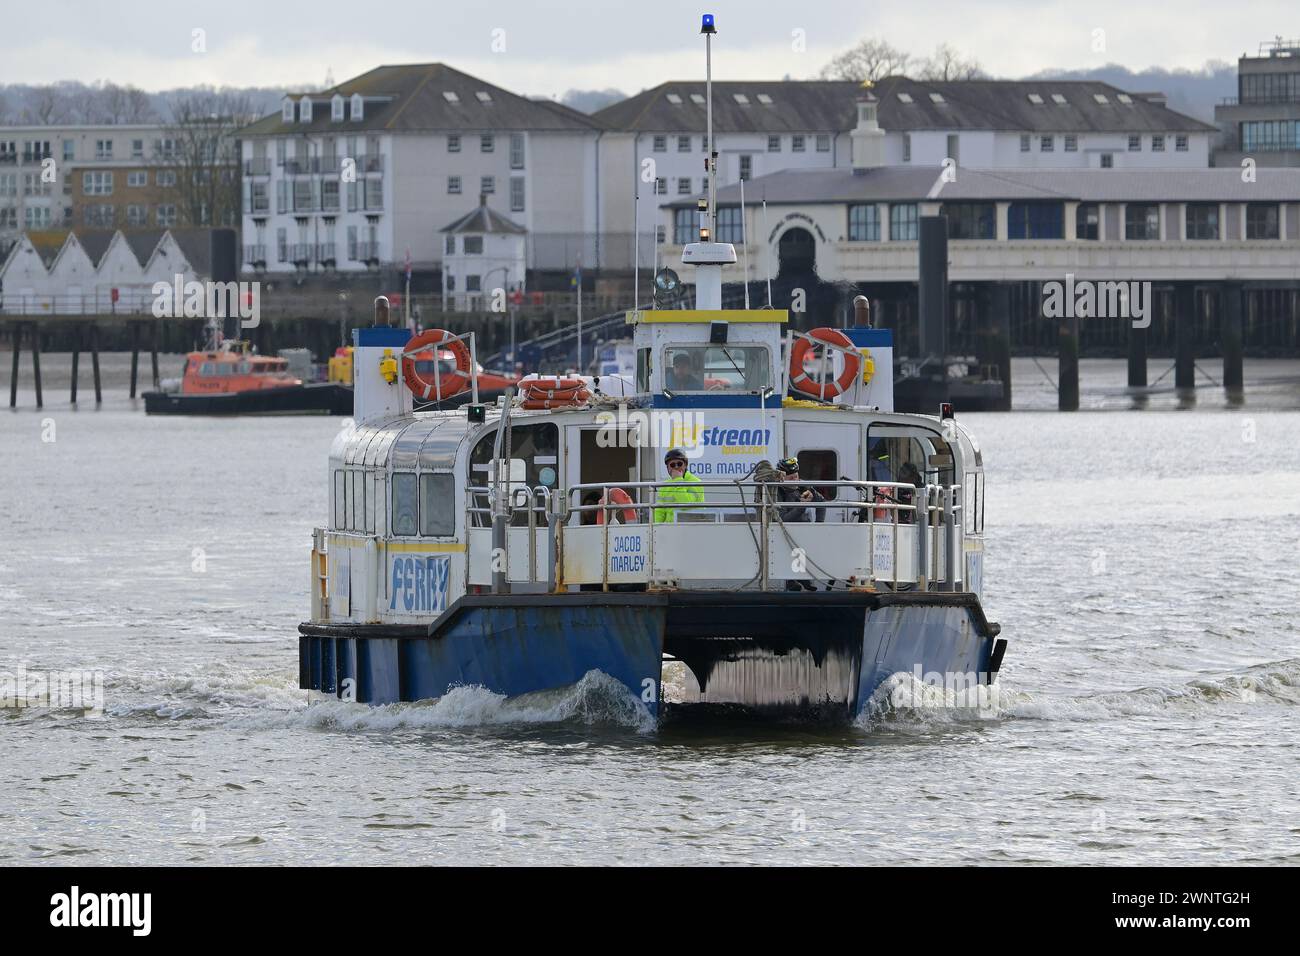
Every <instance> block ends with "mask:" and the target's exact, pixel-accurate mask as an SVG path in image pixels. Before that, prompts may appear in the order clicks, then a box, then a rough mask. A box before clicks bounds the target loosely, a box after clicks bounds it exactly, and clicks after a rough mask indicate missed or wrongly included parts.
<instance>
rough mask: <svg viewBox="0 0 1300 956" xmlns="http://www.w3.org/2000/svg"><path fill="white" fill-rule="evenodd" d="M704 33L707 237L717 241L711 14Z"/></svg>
mask: <svg viewBox="0 0 1300 956" xmlns="http://www.w3.org/2000/svg"><path fill="white" fill-rule="evenodd" d="M700 32H701V33H703V34H704V126H705V135H706V136H707V137H708V139H709V149H708V152H707V153H705V160H704V163H705V172H707V173H708V174H709V210H708V220H709V238H710V239H712V240H713V241H714V242H716V241H717V235H718V184H717V179H718V150H717V148H716V146H715V145H714V143H713V35H714V34H715V33H717V32H718V28H717V27H715V26H714V25H713V14H711V13H706V14H704V18H703V20H702V21H701V22H700Z"/></svg>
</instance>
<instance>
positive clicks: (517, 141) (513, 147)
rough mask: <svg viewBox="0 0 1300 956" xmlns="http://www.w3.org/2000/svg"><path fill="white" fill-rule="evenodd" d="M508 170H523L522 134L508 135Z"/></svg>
mask: <svg viewBox="0 0 1300 956" xmlns="http://www.w3.org/2000/svg"><path fill="white" fill-rule="evenodd" d="M510 168H511V169H523V168H524V134H523V133H511V134H510Z"/></svg>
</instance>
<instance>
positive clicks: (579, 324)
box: [578, 256, 582, 375]
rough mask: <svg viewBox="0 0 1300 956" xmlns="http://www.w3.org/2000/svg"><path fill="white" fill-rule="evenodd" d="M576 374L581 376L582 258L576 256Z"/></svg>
mask: <svg viewBox="0 0 1300 956" xmlns="http://www.w3.org/2000/svg"><path fill="white" fill-rule="evenodd" d="M578 374H579V375H581V374H582V256H578Z"/></svg>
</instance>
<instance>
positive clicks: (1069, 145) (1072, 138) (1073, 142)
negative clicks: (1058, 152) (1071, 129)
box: [1065, 133, 1079, 153]
mask: <svg viewBox="0 0 1300 956" xmlns="http://www.w3.org/2000/svg"><path fill="white" fill-rule="evenodd" d="M1065 151H1066V152H1067V153H1077V152H1078V151H1079V137H1078V136H1076V135H1075V134H1074V133H1066V134H1065Z"/></svg>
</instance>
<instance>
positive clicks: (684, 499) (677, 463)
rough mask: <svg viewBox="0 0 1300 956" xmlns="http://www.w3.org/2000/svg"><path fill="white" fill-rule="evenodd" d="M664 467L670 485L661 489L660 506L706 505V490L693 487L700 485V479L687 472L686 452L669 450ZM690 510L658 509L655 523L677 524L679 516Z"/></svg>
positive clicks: (658, 500)
mask: <svg viewBox="0 0 1300 956" xmlns="http://www.w3.org/2000/svg"><path fill="white" fill-rule="evenodd" d="M664 466H665V467H666V468H667V469H668V481H669V482H670V484H669V485H668V486H667V487H663V488H660V489H659V494H658V495H657V496H656V501H657V503H658V504H677V505H684V504H685V505H689V504H704V489H703V488H695V487H692V486H693V485H698V484H699V483H700V479H699V478H697V477H696V476H695V475H692V474H691V473H690V472H689V471H688V470H687V465H686V452H684V451H682V450H681V449H680V448H671V449H669V450H668V454H666V455H664ZM688 510H690V509H682V508H656V509H655V515H654V517H655V523H656V524H662V523H665V522H676V521H677V516H678V515H679V514H682V513H684V512H685V511H688Z"/></svg>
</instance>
